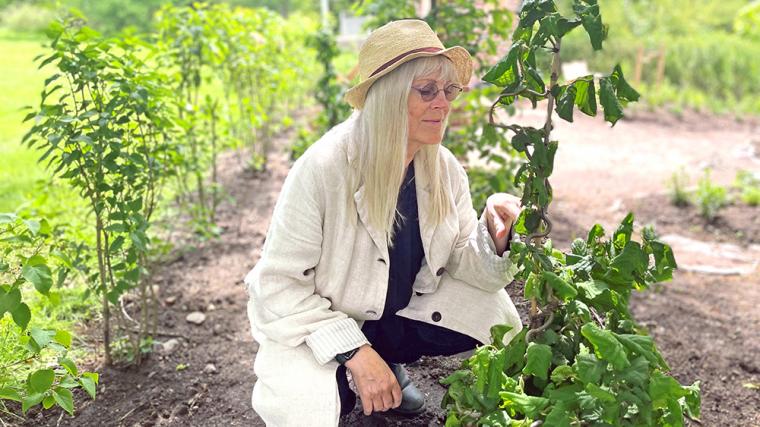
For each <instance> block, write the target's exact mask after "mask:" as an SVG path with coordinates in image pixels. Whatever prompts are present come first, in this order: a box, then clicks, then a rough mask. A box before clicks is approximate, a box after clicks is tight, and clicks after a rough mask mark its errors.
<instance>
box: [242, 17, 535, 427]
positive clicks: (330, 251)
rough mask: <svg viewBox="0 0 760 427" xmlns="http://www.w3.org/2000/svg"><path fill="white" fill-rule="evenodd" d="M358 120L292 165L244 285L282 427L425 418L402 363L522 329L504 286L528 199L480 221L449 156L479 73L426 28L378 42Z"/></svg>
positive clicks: (354, 100) (257, 393) (264, 390)
mask: <svg viewBox="0 0 760 427" xmlns="http://www.w3.org/2000/svg"><path fill="white" fill-rule="evenodd" d="M359 70H360V75H361V82H360V83H359V84H358V85H356V86H355V87H353V88H351V90H350V91H349V92H348V93H347V94H346V100H347V101H348V102H349V103H350V104H351V105H352V106H353V107H354V109H355V111H354V114H353V115H352V117H351V118H349V119H348V120H346V121H345V122H344V123H342V124H340V125H338V126H336V127H335V128H333V129H331V130H330V131H329V132H328V133H327V134H326V135H324V136H323V137H322V138H321V139H320V140H319V141H317V142H316V143H315V144H314V145H313V146H311V147H310V148H309V150H307V152H306V153H305V154H304V155H303V156H302V157H301V158H300V159H299V160H298V161H297V162H296V163H295V164H294V165H293V168H292V169H291V171H290V173H289V174H288V177H287V179H286V180H285V183H284V185H283V188H282V192H281V194H280V197H279V200H278V201H277V205H276V206H275V209H274V213H273V216H272V222H271V225H270V228H269V230H268V233H267V239H266V244H265V246H264V250H263V254H262V257H261V260H260V261H259V262H258V264H257V265H256V267H255V268H254V269H253V270H252V271H251V272H250V273H249V274H248V275H247V276H246V280H245V282H246V284H247V285H248V289H249V292H250V296H251V300H250V302H249V304H248V314H249V317H250V319H251V324H252V329H253V335H254V338H255V339H256V341H258V342H259V344H260V347H259V351H258V354H257V356H256V361H255V364H254V371H255V373H256V375H257V382H256V385H255V387H254V391H253V407H254V409H255V410H256V412H258V414H259V415H260V416H261V418H262V419H263V420H264V421H265V422H266V423H267V425H274V426H306V425H308V426H331V425H337V424H338V420H339V416H340V415H341V414H346V413H348V412H350V411H351V410H352V408H353V407H354V404H355V402H356V396H355V394H354V392H353V391H351V389H350V388H349V387H348V381H347V379H346V368H347V369H348V370H350V371H351V374H352V378H353V380H354V383H355V385H356V388H357V391H358V394H359V397H360V398H361V403H362V407H363V410H364V413H365V414H367V415H369V414H370V413H372V412H377V411H387V410H393V411H396V412H400V413H404V414H414V413H418V412H420V411H422V410H424V396H423V395H422V393H420V391H419V390H418V389H417V388H416V387H415V386H414V385H413V384H412V383H411V381H410V380H409V378H408V377H407V376H406V372H405V371H404V369H403V367H402V366H401V365H400V364H402V363H409V362H412V361H414V360H417V359H419V358H420V357H421V356H422V355H429V356H435V355H450V354H456V353H460V352H463V351H467V350H471V349H473V348H474V347H475V346H476V345H477V344H478V343H488V342H489V339H490V338H489V330H490V327H491V326H492V325H495V324H509V325H512V326H513V327H514V329H513V330H512V333H511V334H508V335H507V336H506V337H505V340H509V339H511V337H512V336H514V334H516V333H517V332H518V331H519V330H520V328H521V324H520V320H519V316H518V314H517V312H516V310H515V308H514V305H513V304H512V302H511V300H510V299H509V296H508V295H507V294H506V292H505V291H504V286H505V285H506V284H507V283H509V281H510V280H511V278H512V277H513V275H514V273H515V270H516V267H515V266H514V265H512V263H511V262H510V261H509V258H508V256H507V255H508V252H507V249H508V243H509V237H510V230H511V225H512V223H513V222H514V220H515V218H516V217H517V216H518V215H519V212H520V207H519V199H517V198H516V197H514V196H510V195H507V194H503V193H501V194H495V195H492V196H491V197H489V198H488V203H487V207H486V209H485V211H484V213H483V215H481V218H480V221H478V220H477V218H476V215H475V211H474V210H473V208H472V198H471V196H470V192H469V187H468V181H467V175H466V173H465V171H464V169H463V168H462V166H461V165H460V164H459V162H458V161H457V160H456V158H455V157H454V156H453V155H452V154H451V153H450V152H449V151H448V150H447V149H445V148H444V147H441V146H440V142H441V139H442V136H443V133H444V129H445V126H446V120H447V118H448V113H449V110H450V107H451V101H453V99H454V98H456V96H457V95H458V94H459V92H461V91H462V89H463V88H464V87H465V85H467V83H468V82H469V80H470V77H471V74H472V60H471V58H470V55H469V54H468V53H467V51H466V50H465V49H463V48H461V47H458V46H457V47H453V48H449V49H445V48H444V47H443V45H442V43H441V42H440V40H439V39H438V37H437V36H436V35H435V33H434V32H433V31H432V30H431V29H430V27H429V26H428V25H427V24H426V23H425V22H423V21H418V20H403V21H396V22H391V23H389V24H386V25H385V26H383V27H381V28H379V29H377V30H375V31H374V32H373V33H372V34H371V35H370V36H369V37H368V39H367V41H366V43H365V44H364V46H363V47H362V49H361V51H360V53H359Z"/></svg>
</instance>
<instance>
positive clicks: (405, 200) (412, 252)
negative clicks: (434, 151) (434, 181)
mask: <svg viewBox="0 0 760 427" xmlns="http://www.w3.org/2000/svg"><path fill="white" fill-rule="evenodd" d="M396 211H397V212H396V219H397V221H396V225H395V226H394V230H395V235H394V243H393V247H391V248H388V254H389V256H390V261H389V262H390V265H389V268H390V272H389V275H388V293H387V295H386V298H385V307H384V309H383V315H382V317H381V318H380V319H378V320H374V321H373V320H369V321H366V322H364V326H363V327H362V330H363V331H364V334H365V335H366V336H367V339H369V340H370V342H372V344H373V346H375V345H383V346H389V345H390V346H395V345H397V343H396V342H395V341H396V340H397V339H398V338H400V335H402V330H403V318H401V317H398V316H396V312H397V311H399V310H401V309H403V308H405V307H406V306H407V305H409V301H410V300H411V299H412V285H414V279H415V278H416V277H417V273H418V272H419V271H420V267H421V266H422V259H423V258H424V257H425V251H424V249H423V247H422V238H421V237H420V221H419V216H418V214H417V189H416V185H415V181H414V164H413V163H410V164H409V167H408V168H407V171H406V176H405V177H404V183H403V184H402V185H401V189H400V191H399V195H398V203H397V207H396ZM385 341H387V342H385Z"/></svg>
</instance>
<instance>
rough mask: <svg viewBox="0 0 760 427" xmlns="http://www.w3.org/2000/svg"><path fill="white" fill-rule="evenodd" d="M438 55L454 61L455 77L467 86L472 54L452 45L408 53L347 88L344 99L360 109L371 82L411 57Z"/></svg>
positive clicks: (470, 74) (470, 71)
mask: <svg viewBox="0 0 760 427" xmlns="http://www.w3.org/2000/svg"><path fill="white" fill-rule="evenodd" d="M438 55H442V56H445V57H447V58H449V59H450V60H451V62H453V63H454V68H455V69H456V73H457V77H458V79H459V84H461V85H462V86H467V84H469V83H470V78H471V77H472V56H470V53H469V52H467V49H465V48H463V47H461V46H453V47H450V48H448V49H444V50H441V51H438V52H416V53H413V54H411V55H408V56H406V57H404V58H403V59H401V60H399V61H398V62H396V63H394V64H393V65H391V66H390V67H388V68H386V69H384V70H383V71H381V72H379V73H377V74H375V75H374V76H372V77H370V78H368V79H366V80H364V81H363V82H361V83H359V84H358V85H356V86H354V87H352V88H351V89H349V90H348V91H347V92H346V95H345V97H344V99H345V100H346V102H348V103H349V104H350V105H351V106H352V107H354V108H356V109H361V108H362V107H364V100H365V98H366V97H367V92H368V91H369V88H370V86H372V83H374V82H375V81H377V79H379V78H381V77H383V76H384V75H386V74H388V73H390V72H392V71H393V70H395V69H396V68H398V67H399V66H400V65H401V64H403V63H405V62H409V61H411V60H412V59H415V58H421V57H428V56H438Z"/></svg>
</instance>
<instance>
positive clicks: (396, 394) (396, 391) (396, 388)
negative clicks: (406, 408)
mask: <svg viewBox="0 0 760 427" xmlns="http://www.w3.org/2000/svg"><path fill="white" fill-rule="evenodd" d="M391 394H392V395H393V407H394V408H398V407H399V406H401V386H400V385H399V384H398V381H397V382H396V384H394V385H393V388H392V389H391Z"/></svg>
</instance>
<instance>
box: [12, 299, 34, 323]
mask: <svg viewBox="0 0 760 427" xmlns="http://www.w3.org/2000/svg"><path fill="white" fill-rule="evenodd" d="M11 316H12V317H13V322H15V323H16V324H17V325H18V326H19V327H20V328H21V329H26V327H27V326H29V321H30V320H31V319H32V312H31V311H30V310H29V306H28V305H26V304H25V303H23V302H22V303H21V304H19V305H17V306H16V308H14V309H13V310H11Z"/></svg>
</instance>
